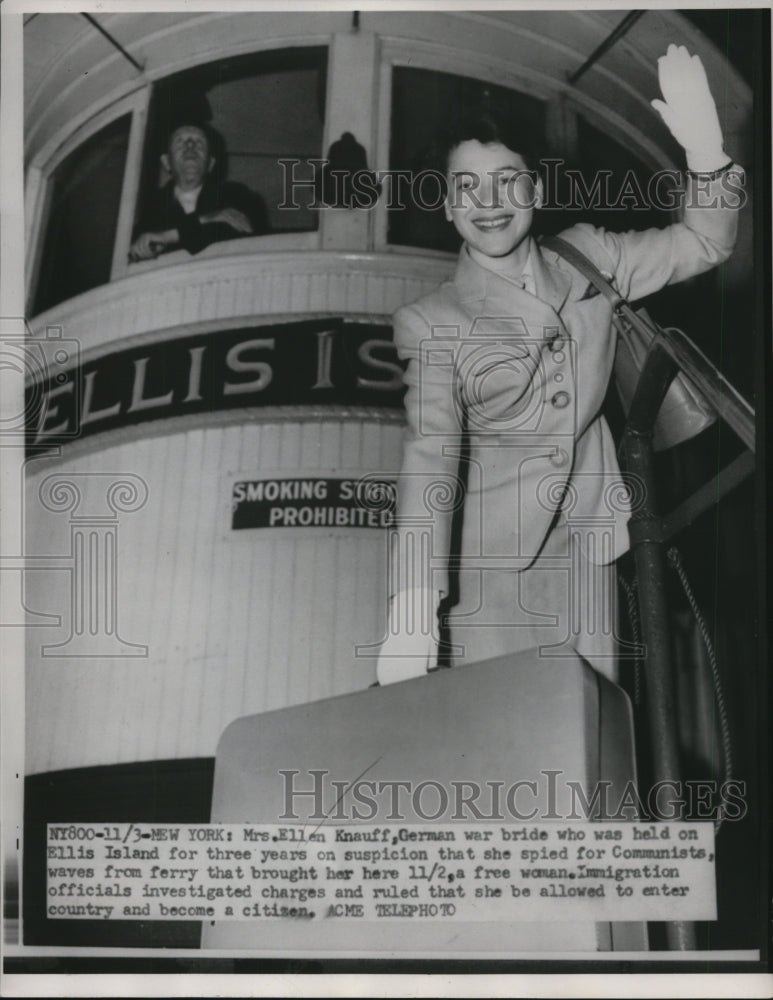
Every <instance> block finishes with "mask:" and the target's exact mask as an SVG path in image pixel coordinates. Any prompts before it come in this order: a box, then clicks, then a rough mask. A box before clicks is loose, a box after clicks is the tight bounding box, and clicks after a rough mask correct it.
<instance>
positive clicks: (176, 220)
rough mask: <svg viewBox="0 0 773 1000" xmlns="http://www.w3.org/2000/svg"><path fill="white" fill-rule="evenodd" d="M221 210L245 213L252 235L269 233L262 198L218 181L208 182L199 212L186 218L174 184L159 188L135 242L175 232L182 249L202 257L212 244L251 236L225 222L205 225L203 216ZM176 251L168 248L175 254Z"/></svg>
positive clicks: (201, 194) (199, 205)
mask: <svg viewBox="0 0 773 1000" xmlns="http://www.w3.org/2000/svg"><path fill="white" fill-rule="evenodd" d="M222 208H235V209H237V210H238V211H240V212H243V213H244V214H245V215H246V216H247V218H248V219H249V220H250V222H251V223H252V234H251V235H254V236H260V235H262V234H263V233H266V232H268V224H267V220H266V209H265V206H264V204H263V201H262V199H261V198H259V197H258V196H257V195H255V194H253V193H252V191H250V190H249V188H247V187H245V186H244V184H237V183H235V182H232V181H215V180H213V179H212V178H207V180H206V181H205V182H204V185H203V187H202V189H201V191H200V192H199V197H198V200H197V202H196V210H195V211H194V212H191V213H190V215H187V214H186V213H185V211H184V210H183V207H182V205H181V204H180V203H179V202H178V200H177V199H176V198H175V196H174V182H173V181H169V183H168V184H165V185H164V187H162V188H159V189H158V191H156V192H155V193H154V194H153V195H152V196H151V197H150V198H149V199H148V203H147V205H146V206H145V209H144V210H143V212H142V218H141V220H140V222H139V224H138V225H137V226H136V227H135V232H134V237H133V238H134V239H136V238H137V237H138V236H141V235H142V233H154V232H160V231H162V230H165V229H176V230H177V232H178V233H179V234H180V243H179V246H180V247H182V248H183V249H184V250H187V251H188V253H199V252H200V251H201V250H203V249H204V247H208V246H209V244H210V243H218V242H220V241H222V240H236V239H240V238H241V237H242V236H246V235H250V234H247V233H241V232H238V231H237V230H236V229H232V228H231V226H229V225H228V224H227V223H225V222H207V223H202V222H201V221H200V220H199V216H200V215H204V214H206V213H207V212H216V211H218V210H219V209H222ZM175 249H177V247H176V246H175V247H169V250H175Z"/></svg>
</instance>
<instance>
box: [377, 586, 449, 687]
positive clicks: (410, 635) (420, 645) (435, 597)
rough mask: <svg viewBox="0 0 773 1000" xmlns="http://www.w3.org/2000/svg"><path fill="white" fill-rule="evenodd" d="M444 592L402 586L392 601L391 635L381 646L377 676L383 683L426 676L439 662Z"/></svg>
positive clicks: (390, 613)
mask: <svg viewBox="0 0 773 1000" xmlns="http://www.w3.org/2000/svg"><path fill="white" fill-rule="evenodd" d="M439 603H440V594H439V593H438V592H437V591H433V590H431V589H430V588H429V587H414V588H409V589H407V590H402V591H400V592H399V593H397V594H394V596H393V597H392V598H391V599H390V602H389V635H388V636H387V638H386V640H385V641H384V643H383V645H382V646H381V650H380V652H379V657H378V663H377V665H376V676H377V678H378V682H379V684H381V685H384V684H394V683H395V681H407V680H410V679H411V678H413V677H422V676H423V675H424V674H426V673H427V671H428V670H430V669H432V668H433V667H435V666H437V656H438V644H437V638H436V633H437V624H436V623H437V608H438V604H439Z"/></svg>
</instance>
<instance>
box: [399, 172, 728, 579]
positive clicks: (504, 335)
mask: <svg viewBox="0 0 773 1000" xmlns="http://www.w3.org/2000/svg"><path fill="white" fill-rule="evenodd" d="M739 170H740V168H739ZM700 183H701V184H702V189H701V203H700V204H693V202H696V201H697V198H696V197H695V195H696V187H695V186H696V184H697V182H695V181H693V180H691V181H689V182H688V191H687V195H688V197H687V207H686V208H685V210H684V217H683V220H682V221H681V222H679V223H677V224H675V225H671V226H669V227H667V228H665V229H648V230H644V231H641V232H635V231H631V232H626V233H610V232H607V231H605V230H603V229H596V228H594V227H592V226H590V225H587V224H579V225H575V226H573V227H571V228H570V229H568V230H566V231H565V232H563V233H562V234H561V235H562V237H563V238H564V239H565V240H567V241H569V242H571V243H573V244H574V245H575V246H576V247H577V248H578V249H579V250H581V251H582V252H583V253H584V254H585V255H586V256H587V257H589V258H590V259H591V260H592V261H593V262H594V263H595V264H596V266H597V267H598V268H599V269H600V270H601V271H602V272H605V273H606V274H607V275H608V276H609V277H611V278H612V280H613V282H614V284H615V286H616V288H617V289H618V291H619V292H620V293H621V294H622V295H623V296H625V297H626V298H629V299H632V300H636V299H640V298H643V297H644V296H646V295H650V294H651V293H653V292H656V291H658V289H660V288H662V287H663V286H664V285H667V284H670V283H674V282H677V281H682V280H684V279H685V278H688V277H691V276H693V275H696V274H700V273H701V272H703V271H706V270H708V269H709V268H711V267H713V266H715V265H716V264H718V263H720V262H721V261H723V260H725V259H726V258H727V257H728V256H729V255H730V253H731V252H732V249H733V246H734V243H735V237H736V229H737V210H736V209H737V203H738V201H739V199H738V197H737V196H735V204H733V199H732V198H730V197H729V196H728V195H727V191H726V190H725V188H724V186H723V183H722V181H721V180H719V181H715V182H713V183H712V184H706V182H705V181H701V182H700ZM691 186H693V189H692V190H691ZM712 201H713V204H712ZM707 205H708V206H710V207H704V206H707ZM530 260H531V269H532V272H533V277H534V284H535V286H536V295H532V294H530V293H529V292H528V291H526V290H525V289H524V288H522V287H520V285H518V284H517V283H515V282H513V281H511V280H508V279H507V278H505V277H503V276H501V275H500V274H498V273H496V272H494V271H490V270H488V269H486V268H484V267H481V266H480V265H479V264H477V263H476V262H475V261H474V260H473V259H472V258H471V257H470V255H469V254H468V252H467V250H466V248H463V249H462V251H461V254H460V256H459V260H458V265H457V268H456V273H455V276H454V278H453V280H451V281H447V282H445V283H443V284H442V285H440V286H439V287H438V288H437V289H435V290H434V291H433V292H431V293H430V294H428V295H426V296H424V297H423V298H421V299H419V300H418V301H417V302H415V303H413V304H412V305H408V306H404V307H402V308H401V309H399V310H398V311H397V312H396V313H395V316H394V331H395V342H396V345H397V350H398V353H399V355H400V357H401V358H403V359H406V360H407V361H408V366H407V370H406V373H405V382H406V384H407V387H408V391H407V395H406V399H405V405H406V411H407V419H408V428H407V433H406V438H405V445H404V455H403V464H402V469H401V472H400V476H399V479H398V504H397V526H398V546H397V549H396V550H395V555H396V556H397V563H396V564H395V563H394V562H393V573H394V574H395V576H393V580H392V583H391V590H392V592H395V591H398V590H402V589H404V588H405V587H408V586H416V585H424V586H428V585H431V586H433V587H434V588H435V589H437V590H440V591H443V592H444V593H447V592H448V573H447V560H448V554H449V549H450V535H451V522H452V516H453V511H454V509H455V508H456V507H457V506H459V505H462V504H463V520H464V527H463V532H462V546H461V557H462V566H468V565H469V566H478V565H479V566H480V567H481V568H484V567H485V568H489V569H492V568H501V569H502V570H505V571H519V570H523V569H526V568H528V567H529V566H530V565H531V564H532V563H533V562H534V560H535V558H536V557H537V556H538V554H539V553H540V551H541V549H542V548H543V547H544V545H545V543H546V539H547V537H548V535H549V534H550V532H551V531H552V530H553V529H554V528H555V526H556V525H557V524H558V523H562V522H563V521H565V519H566V518H569V519H570V520H571V522H572V524H573V525H575V526H577V527H578V529H579V530H580V532H582V534H583V538H584V544H585V545H586V551H587V554H588V556H589V558H591V559H592V560H593V561H595V562H598V563H606V562H611V561H612V560H614V559H615V558H617V557H618V556H619V555H620V554H621V553H622V552H623V551H625V549H626V548H627V547H628V532H627V528H626V523H627V520H628V518H629V516H630V512H629V506H628V503H627V501H626V499H625V492H624V490H622V489H621V476H620V470H619V467H618V463H617V459H616V455H615V449H614V445H613V441H612V437H611V434H610V431H609V428H608V426H607V423H606V420H605V419H604V417H603V416H601V414H600V410H601V406H602V403H603V400H604V396H605V394H606V391H607V386H608V383H609V379H610V376H611V374H612V367H613V362H614V354H615V338H616V332H615V330H614V328H613V326H612V322H611V321H612V311H611V306H610V303H609V302H608V301H607V299H606V298H605V297H604V296H602V295H600V294H598V293H597V292H596V290H595V289H594V288H592V287H589V286H588V282H587V280H586V279H584V278H583V277H582V275H580V274H579V272H577V271H576V270H575V269H574V268H573V267H572V266H571V265H570V264H568V263H567V262H566V261H564V260H563V259H562V258H561V257H559V256H558V255H557V254H555V253H554V252H552V251H549V250H547V249H545V250H543V249H540V247H539V245H538V244H537V243H536V242H535V241H534V240H532V241H531V246H530ZM463 427H466V429H467V431H468V434H469V443H470V453H469V459H470V464H469V479H468V482H467V484H466V489H464V490H462V488H461V484H459V482H458V468H459V457H460V450H461V439H462V429H463ZM610 527H611V529H612V531H611V535H610V530H609V529H610ZM597 528H603V529H604V530H603V531H601V532H599V531H597V530H596V529H597ZM610 537H613V539H614V540H613V542H612V544H611V545H610V543H609V538H610ZM603 538H606V541H602V539H603ZM602 549H603V551H602Z"/></svg>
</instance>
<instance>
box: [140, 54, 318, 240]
mask: <svg viewBox="0 0 773 1000" xmlns="http://www.w3.org/2000/svg"><path fill="white" fill-rule="evenodd" d="M326 78H327V49H326V48H325V47H320V46H314V47H298V48H292V49H282V50H273V51H271V52H261V53H255V54H251V55H246V56H235V57H233V58H229V59H224V60H219V61H218V62H216V63H208V64H207V65H205V66H197V67H195V68H194V69H191V70H186V71H184V72H182V73H177V74H175V75H174V76H172V77H167V78H166V79H164V80H162V81H160V82H159V83H158V84H156V86H155V89H154V93H153V99H152V104H151V114H150V125H149V131H148V137H147V141H146V144H145V157H144V163H143V174H142V181H141V194H140V199H139V204H138V210H137V214H136V219H135V227H134V238H135V240H136V238H137V235H138V234H139V233H141V232H142V231H143V230H147V229H153V228H154V227H156V228H158V227H159V226H162V225H163V224H164V223H165V222H168V221H169V219H168V213H169V211H170V210H173V211H174V212H175V213H177V214H179V210H178V208H177V206H176V205H175V202H179V198H175V196H174V187H175V178H174V175H173V173H172V172H171V171H173V170H174V166H175V164H174V158H173V157H172V158H171V159H170V150H169V140H170V138H171V137H173V136H174V135H176V134H177V135H178V138H179V128H180V127H181V126H186V125H187V126H196V127H198V128H199V129H200V130H201V131H203V132H204V133H205V134H206V137H207V141H208V143H209V146H210V155H211V158H212V161H213V162H212V164H211V168H208V170H209V172H208V173H207V174H206V177H205V179H204V184H203V187H201V193H200V194H199V196H198V199H199V200H198V202H197V204H196V208H195V212H196V214H197V215H202V214H203V215H206V216H207V218H208V220H209V219H211V217H212V216H211V214H210V213H212V212H218V211H219V209H221V208H228V207H234V208H236V209H237V210H238V211H239V212H241V213H242V214H243V215H246V216H248V217H249V221H250V227H249V231H247V230H246V229H245V227H242V228H241V230H234V229H233V227H232V228H231V229H230V231H229V230H228V228H227V227H226V228H221V230H220V233H219V235H214V237H213V238H212V239H210V240H209V242H215V241H217V240H223V239H234V238H238V237H240V236H243V235H249V234H250V232H251V233H252V234H255V235H262V234H264V233H288V232H306V231H310V230H315V229H316V228H317V226H318V218H317V213H316V211H315V210H314V209H313V207H312V205H313V201H314V192H313V188H312V187H311V182H312V181H313V178H314V174H313V167H312V165H311V164H310V163H309V162H308V161H309V160H310V159H317V158H320V157H321V156H322V133H323V127H324V118H325V88H326ZM281 160H285V161H288V160H292V161H297V163H296V164H295V165H292V164H284V165H283V164H282V163H280V161H281ZM289 177H293V178H294V179H295V181H296V182H300V183H298V184H297V186H296V188H295V191H294V194H295V197H294V202H295V205H296V207H294V208H292V207H283V205H285V204H286V203H287V202H292V201H293V198H287V197H286V181H287V179H288V178H289ZM304 181H306V182H307V183H306V184H304V183H303V182H304ZM178 190H179V185H178ZM171 199H174V201H171ZM231 201H235V203H234V204H233V205H230V202H231ZM170 204H171V206H172V208H171V209H170V207H169V206H170ZM159 206H161V207H159ZM202 210H203V212H202ZM159 213H160V214H159ZM165 213H166V215H165ZM188 213H190V208H189V209H188ZM154 215H155V218H154ZM221 221H222V220H221ZM209 232H210V235H211V234H212V232H213V230H212V229H209ZM178 245H179V244H178ZM183 246H184V247H185V248H186V249H188V250H190V252H193V253H195V252H197V250H198V249H201V246H191V245H186V244H185V243H183ZM175 248H176V247H175V246H174V245H171V246H167V247H164V248H163V249H164V250H165V249H175ZM161 252H163V251H161Z"/></svg>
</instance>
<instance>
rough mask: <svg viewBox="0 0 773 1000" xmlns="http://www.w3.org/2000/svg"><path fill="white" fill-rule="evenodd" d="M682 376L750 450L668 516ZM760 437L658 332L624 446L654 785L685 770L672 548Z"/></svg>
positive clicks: (674, 339) (672, 939)
mask: <svg viewBox="0 0 773 1000" xmlns="http://www.w3.org/2000/svg"><path fill="white" fill-rule="evenodd" d="M680 371H681V372H682V373H683V374H684V375H685V376H686V377H687V378H688V379H689V380H690V381H691V382H692V384H693V385H694V386H695V387H696V388H697V389H699V390H700V392H701V393H702V394H703V396H704V397H705V400H706V402H707V403H708V404H709V405H710V406H711V408H712V409H713V410H714V411H715V412H716V414H717V416H718V417H719V418H720V419H721V420H723V421H724V422H725V423H727V425H728V426H729V427H730V428H732V430H733V431H734V432H735V434H736V435H737V436H738V438H739V439H740V440H741V442H742V443H743V444H744V446H745V449H746V450H745V451H744V452H743V453H742V454H741V455H740V456H739V457H738V458H736V459H734V460H733V461H732V462H730V463H729V464H728V465H727V466H725V467H724V468H723V469H721V470H720V471H719V472H718V473H717V474H716V475H715V476H714V477H713V478H712V479H711V480H710V481H709V482H708V483H705V484H704V485H703V486H701V487H700V488H699V489H698V490H696V491H695V492H694V493H693V494H692V495H691V496H690V497H688V498H687V499H686V500H684V501H682V502H681V503H680V504H679V505H678V506H677V507H675V508H674V509H673V510H671V511H670V512H668V513H666V514H663V513H661V512H660V510H659V509H658V506H659V505H658V497H657V490H656V483H655V473H654V462H653V458H654V449H653V428H654V423H655V418H656V417H657V415H658V411H659V409H660V406H661V403H662V402H663V399H664V397H665V395H666V392H667V390H668V387H669V385H670V384H671V381H672V380H673V379H674V377H675V376H676V375H677V374H678V373H679V372H680ZM754 432H755V427H754V410H753V408H752V407H751V406H750V405H749V404H748V403H747V402H746V400H745V399H744V398H743V397H742V396H741V395H740V394H739V393H738V392H737V391H736V390H735V389H734V388H733V386H732V385H730V383H729V382H728V381H727V380H726V379H725V378H724V377H723V376H722V375H721V374H720V372H719V371H718V370H717V369H716V368H715V367H714V365H712V364H711V362H710V361H709V360H708V359H707V358H706V357H705V356H704V355H703V354H702V353H701V352H700V351H699V350H698V348H697V347H696V346H695V345H694V344H693V343H692V341H690V339H689V338H688V337H687V336H686V335H685V334H684V333H683V332H682V331H681V330H677V329H675V328H667V329H662V328H659V329H658V332H657V334H656V336H655V338H654V340H653V342H652V344H651V346H650V349H649V352H648V354H647V358H646V361H645V365H644V368H643V370H642V373H641V375H640V378H639V381H638V384H637V387H636V392H635V394H634V397H633V400H632V402H631V407H630V410H629V412H628V417H627V421H626V424H625V428H624V430H623V435H622V440H621V445H620V449H621V453H622V454H621V457H622V459H623V463H624V465H625V467H626V470H627V471H628V472H629V473H631V474H633V475H636V476H637V477H639V479H640V480H641V482H642V484H643V486H644V498H643V501H642V503H641V505H640V506H639V508H638V509H637V510H636V511H635V512H634V513H633V514H632V516H631V521H630V523H629V532H630V538H631V549H632V552H633V555H634V560H635V566H636V576H637V582H638V592H639V616H640V621H641V632H642V641H643V644H644V662H645V671H644V674H645V684H646V693H647V701H648V706H649V719H648V721H649V728H650V737H651V747H652V754H653V777H654V780H655V781H656V782H661V781H679V779H680V771H681V768H680V762H679V741H678V726H677V710H676V690H675V689H676V685H675V678H674V674H673V669H672V664H671V637H670V629H669V617H668V608H667V604H666V549H665V547H666V543H667V542H668V540H669V539H670V538H672V537H673V536H674V535H675V534H676V533H677V532H679V531H681V530H682V529H683V528H685V527H687V526H688V525H689V524H691V523H692V521H694V520H695V518H697V517H698V516H699V515H700V514H702V513H703V512H704V511H706V510H709V509H710V508H711V507H713V506H715V505H716V504H717V503H718V501H719V499H720V498H721V497H722V496H724V495H725V494H726V493H727V492H729V491H730V490H731V489H733V488H734V487H735V486H737V485H738V484H739V483H741V482H742V481H743V480H744V479H746V478H747V477H748V476H749V475H750V474H751V473H752V472H753V471H754V467H755V457H754V450H755V433H754ZM666 937H667V941H668V945H669V947H670V948H672V949H674V950H680V951H688V950H694V949H695V946H696V942H695V930H694V926H693V924H692V923H689V922H686V921H672V922H667V923H666Z"/></svg>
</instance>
